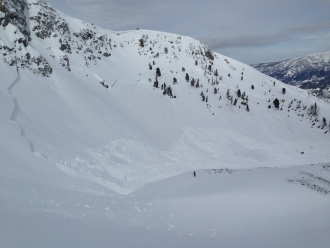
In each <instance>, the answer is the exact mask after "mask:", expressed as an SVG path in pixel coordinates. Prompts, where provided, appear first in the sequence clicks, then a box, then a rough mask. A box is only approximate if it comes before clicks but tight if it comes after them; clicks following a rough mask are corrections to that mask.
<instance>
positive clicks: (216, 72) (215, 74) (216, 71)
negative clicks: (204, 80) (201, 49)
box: [214, 69, 219, 77]
mask: <svg viewBox="0 0 330 248" xmlns="http://www.w3.org/2000/svg"><path fill="white" fill-rule="evenodd" d="M214 76H216V77H217V76H219V74H218V69H216V70H215V72H214Z"/></svg>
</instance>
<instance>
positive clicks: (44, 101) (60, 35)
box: [0, 0, 330, 193]
mask: <svg viewBox="0 0 330 248" xmlns="http://www.w3.org/2000/svg"><path fill="white" fill-rule="evenodd" d="M2 6H3V7H2V9H4V10H5V11H4V12H3V14H2V15H3V16H5V17H4V19H3V20H2V26H3V28H2V29H1V31H0V32H1V43H2V46H1V48H2V49H1V50H2V53H1V68H2V73H1V74H2V75H5V77H4V79H3V83H2V84H1V85H2V86H1V92H2V94H3V95H4V98H2V99H3V101H4V103H5V104H4V105H3V106H6V107H4V108H2V112H3V114H2V115H1V121H2V122H3V124H2V125H1V126H2V127H4V128H3V130H5V131H4V132H6V133H7V135H8V138H7V139H2V141H1V142H2V146H3V147H5V148H3V149H2V151H7V152H11V153H14V154H15V152H16V149H14V150H13V148H10V147H9V148H8V143H9V144H11V143H12V140H13V139H14V138H15V139H17V138H19V139H20V140H21V143H22V144H24V145H25V146H26V147H28V149H29V150H30V151H31V152H32V153H33V154H34V155H35V156H37V157H39V159H40V160H42V161H44V162H46V161H47V162H48V163H50V164H52V165H54V166H56V167H57V168H59V169H60V170H62V171H63V172H65V173H67V174H69V175H72V176H75V177H80V178H84V179H85V180H89V181H92V182H94V183H97V184H100V185H102V186H106V187H107V188H109V189H112V190H115V191H117V192H120V193H129V192H132V191H133V190H135V189H137V188H140V187H141V186H143V185H145V184H146V183H148V182H152V181H156V180H160V179H163V178H167V177H170V176H173V175H177V174H179V173H183V172H185V171H187V170H194V169H198V168H219V167H220V168H222V167H224V166H226V167H235V168H242V167H260V166H266V165H267V166H275V165H276V166H286V165H292V164H305V163H306V162H311V163H313V162H326V161H328V159H329V154H328V153H327V152H324V147H328V145H329V135H328V134H325V133H327V132H328V129H329V120H330V108H329V104H327V103H325V102H322V101H320V100H318V99H317V98H315V97H310V96H309V95H308V94H307V92H305V91H303V90H300V89H298V88H296V87H290V86H286V85H284V84H282V83H281V82H279V81H276V80H275V81H274V79H272V78H270V77H268V76H265V75H264V74H261V73H259V72H257V71H256V70H254V69H253V68H251V67H249V66H247V65H244V64H242V63H240V62H237V61H234V60H232V59H230V58H227V57H224V56H222V55H220V54H216V53H212V52H211V51H210V50H209V49H208V48H207V47H206V46H205V45H204V44H202V43H200V42H199V41H196V40H194V39H192V38H189V37H183V36H179V35H175V34H168V33H162V32H156V31H147V30H136V31H127V32H112V31H108V30H104V29H101V28H99V27H96V26H94V25H92V24H88V23H84V22H83V21H80V20H76V19H74V18H71V17H69V16H66V15H64V14H62V13H60V12H58V11H56V10H54V9H53V8H51V7H50V5H49V4H48V3H47V2H46V1H40V0H30V1H27V2H26V1H23V0H17V1H3V2H2ZM17 6H19V7H17ZM12 12H15V13H17V14H16V15H14V17H15V16H19V18H18V17H17V18H16V17H15V18H16V19H19V20H22V21H20V22H19V24H17V23H18V22H15V21H14V20H16V19H14V20H13V19H12V18H13V15H12V14H11V13H12ZM23 14H24V15H23ZM24 16H25V20H23V19H24V18H23V17H24ZM8 18H9V19H8ZM6 20H9V21H6ZM157 68H159V73H160V74H161V75H159V76H158V77H156V75H157V71H156V69H157ZM187 76H188V77H189V79H188V78H187ZM186 78H187V80H186ZM156 80H157V81H158V87H155V86H157V85H156V84H157V83H156V84H155V81H156ZM175 80H176V82H175ZM197 82H198V83H197ZM165 84H166V86H165ZM252 85H253V87H252ZM197 86H198V87H197ZM164 87H165V88H164ZM283 88H285V89H286V93H285V94H283V92H282V90H283ZM238 91H240V92H238ZM276 98H277V99H278V100H279V109H278V110H277V109H275V108H274V104H273V101H274V100H275V99H276ZM5 99H6V100H5ZM315 103H316V105H317V111H313V110H312V109H311V106H314V105H315ZM247 110H249V111H247ZM8 130H11V132H8ZM301 152H304V153H305V155H302V154H301ZM6 157H7V159H8V160H9V162H8V163H9V164H10V161H11V160H13V159H16V158H15V157H11V156H6Z"/></svg>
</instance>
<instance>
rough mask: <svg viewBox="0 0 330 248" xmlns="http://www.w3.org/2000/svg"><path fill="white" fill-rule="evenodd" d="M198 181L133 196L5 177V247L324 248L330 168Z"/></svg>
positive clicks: (157, 186) (215, 173)
mask: <svg viewBox="0 0 330 248" xmlns="http://www.w3.org/2000/svg"><path fill="white" fill-rule="evenodd" d="M196 172H197V176H196V177H193V173H192V172H189V173H184V174H181V175H179V176H175V177H172V178H169V179H166V180H162V181H158V182H155V183H151V184H148V185H147V186H145V187H143V188H141V189H139V190H137V191H135V192H133V193H132V194H129V195H120V194H117V193H114V192H113V193H109V191H104V190H102V189H98V190H97V189H95V187H94V189H92V188H90V189H86V188H83V187H81V188H79V187H76V188H73V187H72V188H68V187H67V185H66V186H65V185H63V187H62V188H61V187H59V185H60V184H58V186H56V187H54V186H51V184H52V183H49V184H48V186H41V187H40V184H39V183H37V182H36V180H30V179H29V178H20V180H17V178H16V179H15V178H13V177H11V176H10V175H1V180H0V181H1V190H0V193H1V199H3V200H2V201H1V203H0V204H1V212H0V218H1V226H0V228H1V231H0V233H1V237H0V243H1V244H2V245H1V247H141V248H142V247H318V248H323V247H324V248H325V247H328V245H329V233H330V222H329V220H330V211H329V209H330V165H329V164H317V165H305V166H297V167H289V168H259V169H252V170H248V169H245V170H230V169H217V170H199V171H196ZM55 177H56V176H55ZM73 180H76V181H75V182H72V185H76V186H77V185H79V184H80V183H79V180H80V179H73ZM46 185H47V184H46ZM91 186H92V187H93V186H95V185H91ZM13 192H15V193H13Z"/></svg>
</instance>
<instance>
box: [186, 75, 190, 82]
mask: <svg viewBox="0 0 330 248" xmlns="http://www.w3.org/2000/svg"><path fill="white" fill-rule="evenodd" d="M186 81H187V83H188V82H189V75H188V73H186Z"/></svg>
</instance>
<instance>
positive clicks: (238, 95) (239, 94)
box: [236, 89, 242, 98]
mask: <svg viewBox="0 0 330 248" xmlns="http://www.w3.org/2000/svg"><path fill="white" fill-rule="evenodd" d="M236 94H237V97H238V98H241V96H242V94H241V90H240V89H238V91H237V93H236Z"/></svg>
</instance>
